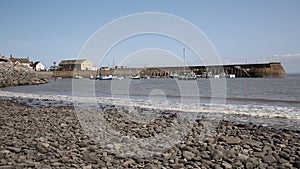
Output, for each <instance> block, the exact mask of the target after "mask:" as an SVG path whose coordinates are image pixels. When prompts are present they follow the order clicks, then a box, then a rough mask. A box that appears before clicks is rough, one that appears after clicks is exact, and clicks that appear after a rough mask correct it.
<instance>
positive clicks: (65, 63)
mask: <svg viewBox="0 0 300 169" xmlns="http://www.w3.org/2000/svg"><path fill="white" fill-rule="evenodd" d="M59 66H60V70H62V71H74V70H75V71H76V70H97V68H96V67H94V66H93V63H92V62H91V61H89V60H87V59H77V60H76V59H75V60H62V61H61V62H60V63H59Z"/></svg>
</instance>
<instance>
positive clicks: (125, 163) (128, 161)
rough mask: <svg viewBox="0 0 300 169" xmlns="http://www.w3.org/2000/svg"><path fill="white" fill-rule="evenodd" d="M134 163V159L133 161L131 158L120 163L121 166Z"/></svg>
mask: <svg viewBox="0 0 300 169" xmlns="http://www.w3.org/2000/svg"><path fill="white" fill-rule="evenodd" d="M134 163H135V161H134V160H133V159H129V160H127V161H125V162H124V163H123V164H122V166H123V167H128V166H129V165H132V164H134Z"/></svg>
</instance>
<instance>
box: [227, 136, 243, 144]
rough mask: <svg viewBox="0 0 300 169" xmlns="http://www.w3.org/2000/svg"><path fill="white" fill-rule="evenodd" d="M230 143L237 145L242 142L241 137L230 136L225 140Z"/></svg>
mask: <svg viewBox="0 0 300 169" xmlns="http://www.w3.org/2000/svg"><path fill="white" fill-rule="evenodd" d="M224 141H225V142H226V143H227V144H229V145H237V144H240V143H241V139H240V138H239V137H233V136H229V137H226V138H225V140H224Z"/></svg>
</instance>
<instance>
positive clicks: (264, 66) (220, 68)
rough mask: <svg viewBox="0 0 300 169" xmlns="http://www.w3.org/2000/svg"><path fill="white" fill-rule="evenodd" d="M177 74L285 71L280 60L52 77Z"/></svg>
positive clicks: (271, 73)
mask: <svg viewBox="0 0 300 169" xmlns="http://www.w3.org/2000/svg"><path fill="white" fill-rule="evenodd" d="M174 72H176V73H177V74H183V73H190V72H194V73H195V74H196V75H198V77H203V78H206V77H214V76H215V75H223V76H227V75H235V77H236V78H283V77H285V76H286V72H285V70H284V68H283V67H282V65H281V63H280V62H270V63H259V64H232V65H211V66H189V67H148V68H115V69H109V70H98V71H88V70H87V71H53V72H52V73H53V77H63V78H72V77H75V76H81V77H85V78H88V77H90V76H94V77H96V76H100V75H115V76H121V77H130V76H134V75H136V74H139V75H140V76H141V77H152V78H154V77H170V76H171V75H172V73H174Z"/></svg>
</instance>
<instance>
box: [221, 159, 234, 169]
mask: <svg viewBox="0 0 300 169" xmlns="http://www.w3.org/2000/svg"><path fill="white" fill-rule="evenodd" d="M222 166H223V167H224V168H225V169H229V168H232V166H231V164H229V163H227V162H226V161H224V162H222Z"/></svg>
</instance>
